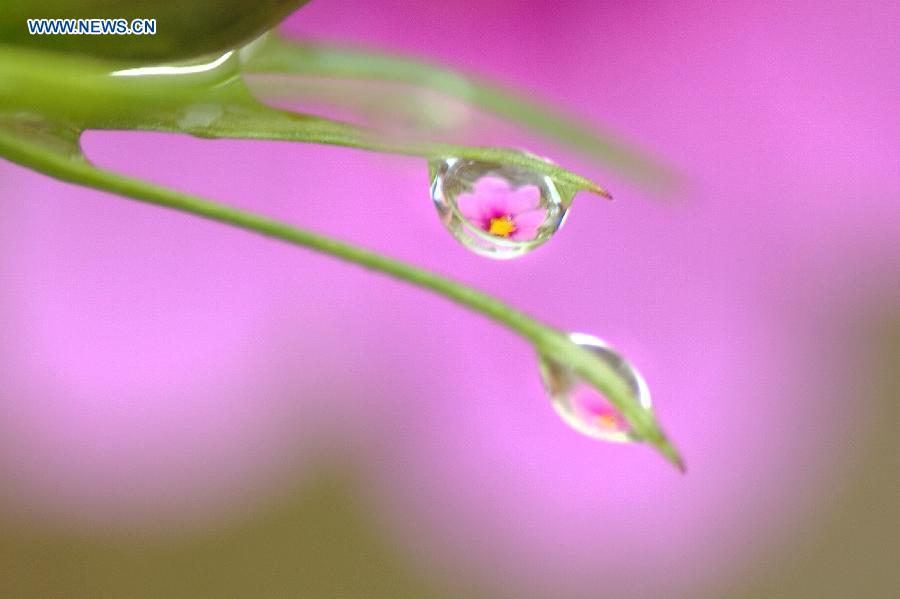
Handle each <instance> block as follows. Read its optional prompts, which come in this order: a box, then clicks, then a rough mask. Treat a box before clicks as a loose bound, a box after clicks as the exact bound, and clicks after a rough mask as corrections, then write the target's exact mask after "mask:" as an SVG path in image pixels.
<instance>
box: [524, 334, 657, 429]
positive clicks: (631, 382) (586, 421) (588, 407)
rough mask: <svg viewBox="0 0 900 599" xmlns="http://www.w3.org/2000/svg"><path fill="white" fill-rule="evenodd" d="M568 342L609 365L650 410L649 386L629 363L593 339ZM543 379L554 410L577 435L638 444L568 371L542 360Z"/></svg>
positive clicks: (614, 413)
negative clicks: (586, 350) (578, 433)
mask: <svg viewBox="0 0 900 599" xmlns="http://www.w3.org/2000/svg"><path fill="white" fill-rule="evenodd" d="M569 338H570V339H571V340H572V341H573V342H574V343H576V344H577V345H579V346H581V347H583V348H585V349H588V350H590V351H591V352H593V353H594V354H595V355H596V356H597V357H599V358H600V359H601V360H603V361H604V362H606V364H607V365H609V367H610V368H612V370H613V371H614V372H616V373H617V374H618V375H619V376H621V377H622V380H623V381H624V382H625V383H626V385H627V386H628V387H629V389H631V393H632V395H633V397H634V399H635V401H637V402H638V403H639V404H640V405H641V407H642V408H644V409H645V410H650V409H651V404H650V391H649V390H648V389H647V383H646V382H644V378H643V377H642V376H641V374H640V373H639V372H638V371H637V370H636V369H635V368H634V366H632V365H631V363H630V362H628V360H626V359H625V358H623V357H622V356H621V355H620V354H619V353H618V352H616V351H615V350H614V349H612V348H611V347H609V345H607V344H606V342H604V341H603V340H601V339H598V338H597V337H594V336H592V335H585V334H582V333H573V334H572V335H570V336H569ZM541 376H542V377H543V379H544V386H545V388H546V389H547V393H548V394H549V395H550V402H551V403H552V404H553V408H554V409H555V410H556V412H557V413H558V414H559V415H560V417H562V419H563V420H564V421H565V422H566V424H568V425H569V426H571V427H572V428H574V429H575V430H577V431H578V432H580V433H583V434H585V435H588V436H589V437H594V438H595V439H601V440H603V441H613V442H619V443H623V442H628V441H637V440H639V439H638V437H637V436H636V435H635V434H634V433H633V432H632V431H631V427H630V426H629V424H628V422H627V421H626V420H625V418H624V417H623V416H622V414H621V413H620V412H619V411H618V410H617V409H616V408H615V407H614V406H613V405H612V403H610V402H609V400H608V399H607V398H606V397H604V396H603V394H602V393H600V392H599V391H598V390H597V389H595V388H594V387H592V386H591V385H589V384H587V383H585V382H584V381H583V380H582V379H581V378H580V377H579V376H578V375H577V374H575V373H574V372H572V370H570V369H569V368H568V367H566V366H564V365H563V364H560V363H559V362H555V361H554V360H553V359H551V358H547V357H545V356H542V357H541Z"/></svg>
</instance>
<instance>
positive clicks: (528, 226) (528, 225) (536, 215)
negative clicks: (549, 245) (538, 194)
mask: <svg viewBox="0 0 900 599" xmlns="http://www.w3.org/2000/svg"><path fill="white" fill-rule="evenodd" d="M546 218H547V211H546V210H544V209H543V208H541V209H539V210H529V211H528V212H523V213H521V214H517V215H516V216H515V217H514V218H513V220H515V223H516V230H515V232H514V233H513V234H512V235H510V239H513V240H515V241H530V240H532V239H534V238H535V237H536V236H537V230H538V227H540V226H541V225H542V224H544V220H546Z"/></svg>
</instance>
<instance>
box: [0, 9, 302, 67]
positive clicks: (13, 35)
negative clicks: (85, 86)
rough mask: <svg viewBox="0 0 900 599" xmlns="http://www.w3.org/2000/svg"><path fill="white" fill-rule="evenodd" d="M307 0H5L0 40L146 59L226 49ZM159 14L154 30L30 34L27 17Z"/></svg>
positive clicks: (268, 26)
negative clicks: (132, 33) (86, 33)
mask: <svg viewBox="0 0 900 599" xmlns="http://www.w3.org/2000/svg"><path fill="white" fill-rule="evenodd" d="M307 2H309V0H128V1H127V2H110V0H2V2H0V43H7V44H13V45H17V46H25V47H29V48H32V49H38V50H53V51H59V52H67V53H71V52H77V53H80V54H89V55H94V56H101V57H105V58H115V59H127V60H136V61H142V62H149V61H169V60H182V59H187V58H193V57H196V56H203V55H207V54H211V53H215V52H223V51H225V50H229V49H231V48H236V47H238V46H240V45H243V44H244V43H246V42H248V41H250V40H252V39H253V38H255V37H257V36H258V35H260V34H261V33H262V32H264V31H266V30H268V29H271V28H272V27H274V26H275V25H276V24H278V22H280V21H281V20H282V19H284V18H285V17H286V16H288V15H289V14H290V13H291V12H293V11H294V10H296V9H297V8H299V7H300V6H303V5H304V4H306V3H307ZM34 18H75V19H88V18H103V19H117V18H124V19H128V20H131V19H134V18H144V19H156V35H30V34H29V32H28V28H27V19H34Z"/></svg>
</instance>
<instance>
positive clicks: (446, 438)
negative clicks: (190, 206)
mask: <svg viewBox="0 0 900 599" xmlns="http://www.w3.org/2000/svg"><path fill="white" fill-rule="evenodd" d="M898 22H900V5H897V4H896V3H893V2H882V3H878V2H874V3H869V4H867V5H866V6H865V7H864V8H861V7H859V6H858V5H857V4H856V3H849V2H847V3H841V2H836V3H829V4H827V5H822V4H821V3H813V2H794V3H789V4H788V3H716V2H689V3H670V2H664V3H660V2H638V3H627V4H623V5H618V4H612V3H605V2H598V3H594V2H591V3H578V2H563V3H546V2H539V1H537V0H522V1H519V2H512V1H507V2H500V1H497V2H476V1H475V0H461V1H458V2H454V3H452V4H438V3H418V4H411V3H408V2H401V1H399V0H393V1H389V0H379V1H375V2H357V3H348V2H328V1H326V0H319V1H317V2H314V3H312V4H311V5H310V6H309V7H307V8H306V9H304V10H302V11H301V12H299V13H298V14H296V15H294V16H293V17H291V18H290V19H289V20H288V21H287V23H286V26H285V30H286V32H288V33H290V34H291V35H295V36H300V37H307V38H314V39H322V40H331V41H340V40H343V41H351V42H353V43H354V44H366V45H371V46H375V47H378V48H383V49H392V50H401V51H406V52H409V53H414V54H417V55H422V56H427V57H431V58H433V59H436V60H438V61H441V62H444V63H446V64H449V65H452V66H456V67H460V68H463V69H466V70H469V71H472V72H476V73H479V74H482V75H487V76H490V77H493V78H496V79H498V80H501V81H503V82H507V83H510V84H514V85H516V86H518V87H520V88H522V89H525V90H528V91H529V92H530V93H532V94H533V95H535V96H537V97H540V98H544V99H546V100H549V101H552V102H554V103H556V104H558V105H560V106H562V107H565V108H567V109H569V110H570V111H572V112H574V113H576V114H579V115H581V116H583V117H585V118H586V119H588V120H592V121H595V122H596V123H598V124H601V123H602V124H604V125H607V126H610V127H611V128H613V129H614V130H615V131H617V132H619V133H620V134H622V135H623V136H625V137H628V138H629V139H633V140H635V141H637V142H640V143H641V144H642V145H644V146H646V147H650V148H653V149H654V150H655V151H656V153H658V154H659V155H660V156H662V157H664V158H665V159H667V160H668V161H670V162H671V163H672V164H673V165H675V166H676V167H677V168H678V169H679V170H680V171H681V172H682V173H684V175H685V179H686V181H687V185H686V186H685V187H684V188H683V190H682V191H681V192H679V195H678V197H677V198H671V199H669V200H668V201H661V200H660V199H659V198H656V197H655V196H653V195H652V194H650V193H648V192H646V191H644V190H642V189H641V188H640V187H635V186H632V185H630V184H629V182H628V181H626V180H624V179H621V178H617V177H616V176H615V174H614V173H610V172H608V171H605V170H604V169H603V168H602V166H598V165H595V164H592V163H590V162H587V161H585V160H584V159H579V158H578V157H577V156H572V155H571V154H568V153H566V152H563V151H560V149H559V148H557V147H555V146H553V145H552V144H548V143H546V142H542V141H540V140H537V139H530V140H528V142H527V143H528V147H529V148H530V149H533V150H535V151H536V152H538V153H541V154H544V155H548V156H552V157H553V158H554V159H556V160H557V161H558V162H560V163H562V164H573V165H576V166H580V167H581V170H583V171H585V172H586V173H587V174H589V175H591V176H593V177H594V178H596V179H598V180H600V181H601V182H602V183H605V184H606V185H607V186H608V187H609V188H610V189H611V190H612V191H613V193H614V195H615V196H616V198H617V201H616V202H614V203H611V204H610V203H607V202H604V201H601V200H599V199H596V198H593V197H587V196H580V197H579V198H578V199H577V200H576V202H575V205H574V208H573V211H572V214H571V215H570V218H569V220H568V222H567V224H566V227H565V228H564V229H563V230H562V231H561V232H560V233H559V235H558V236H557V237H556V238H555V239H553V240H551V241H550V242H549V243H548V244H547V245H545V246H544V247H542V248H540V249H539V250H537V251H536V252H535V253H533V254H531V255H529V256H527V257H525V258H523V259H521V260H518V261H513V262H506V263H497V262H492V261H489V260H485V259H483V258H480V257H477V256H474V255H471V254H469V253H467V252H466V251H465V250H464V249H463V248H461V247H460V246H458V245H457V244H456V242H454V241H453V240H452V238H451V237H450V236H449V235H448V234H447V233H446V231H445V230H444V229H443V227H442V225H441V224H440V222H439V221H438V219H437V217H436V215H435V214H434V208H433V206H432V204H431V201H430V199H429V197H428V181H427V171H426V168H425V165H424V164H423V163H421V161H418V160H415V159H408V158H399V157H388V156H380V155H372V154H365V153H359V152H355V151H351V150H344V149H339V148H323V147H313V146H303V145H299V144H284V143H262V142H228V141H201V140H195V139H190V138H185V137H178V136H171V135H158V134H152V135H151V134H129V133H103V134H100V133H91V134H88V135H87V136H86V138H85V149H86V151H87V152H88V154H89V155H90V156H91V157H92V158H93V159H94V160H95V161H96V162H98V163H99V164H101V165H103V166H106V167H110V168H114V169H117V170H120V171H122V172H126V173H129V174H133V175H139V176H142V177H145V178H148V179H151V180H154V181H158V182H162V183H165V184H169V185H171V186H174V187H178V188H180V189H184V190H188V191H191V192H196V193H199V194H202V195H205V196H208V197H213V198H217V199H220V200H222V201H225V202H229V203H232V204H235V205H240V206H244V207H248V208H252V209H254V210H258V211H261V212H265V213H267V214H269V215H273V216H276V217H279V218H283V219H286V220H289V221H291V222H293V223H296V224H297V225H299V226H302V227H306V228H310V229H314V230H317V231H320V232H324V233H328V234H332V235H335V236H337V237H340V238H343V239H347V240H350V241H352V242H354V243H359V244H361V245H364V246H367V247H371V248H374V249H376V250H379V251H382V252H384V253H387V254H390V255H392V256H396V257H399V258H401V259H404V260H407V261H410V262H413V263H415V264H417V265H421V266H424V267H427V268H430V269H433V270H436V271H439V272H442V273H446V274H448V275H450V276H453V277H454V278H457V279H459V280H462V281H465V282H467V283H470V284H473V285H475V286H477V287H479V288H481V289H484V290H486V291H488V292H490V293H492V294H495V295H497V296H499V297H501V298H503V299H505V300H508V301H509V302H510V303H512V304H514V305H515V306H517V307H519V308H521V309H523V310H525V311H527V312H529V313H531V314H533V315H535V316H538V317H539V318H541V319H543V320H546V321H548V322H551V323H552V324H554V325H557V326H559V327H562V328H565V329H570V330H578V331H584V332H589V333H592V334H596V335H598V336H600V337H603V338H604V339H606V340H608V341H610V342H611V343H612V344H613V345H615V346H616V347H617V348H619V349H621V350H623V351H624V352H625V353H626V354H627V355H629V356H630V357H631V358H632V359H633V360H634V362H635V363H636V364H637V365H638V367H639V368H640V370H641V371H642V372H643V374H644V375H645V377H646V379H647V381H648V384H649V385H650V388H651V389H652V392H653V396H654V401H655V405H656V409H657V413H658V414H659V416H660V418H661V420H662V421H663V422H664V424H665V425H666V428H667V430H668V431H669V433H670V434H671V436H672V437H673V438H674V439H675V440H676V441H677V443H678V444H679V446H680V447H681V449H682V450H683V452H684V454H685V456H686V459H687V463H688V475H687V476H681V475H679V474H678V473H677V472H675V471H674V470H672V469H671V468H670V467H669V466H667V465H666V464H665V463H664V462H663V461H662V460H661V459H659V458H658V457H656V456H654V455H653V454H652V453H651V452H650V451H649V450H648V449H646V448H643V447H634V446H610V445H604V444H598V443H597V442H595V441H592V440H590V439H587V438H584V437H581V436H579V435H577V434H575V433H573V432H572V431H570V430H569V429H567V428H566V427H565V426H564V425H563V424H562V423H561V422H560V421H559V420H558V418H557V417H556V415H555V414H554V412H553V410H552V409H551V407H550V406H549V404H548V402H547V399H546V397H545V396H544V394H543V391H542V389H541V384H540V380H539V378H538V372H537V368H536V362H535V356H534V355H532V351H531V350H530V348H529V347H528V346H527V345H526V344H525V343H523V342H522V341H521V340H520V339H519V338H517V337H515V336H513V335H511V334H509V333H508V332H506V331H504V330H501V329H498V328H497V327H495V326H494V325H492V324H490V323H487V322H485V321H482V320H481V319H480V318H478V317H476V316H474V315H472V314H470V313H467V312H465V311H463V310H461V309H459V308H457V307H455V306H452V305H450V304H448V303H447V302H445V301H444V300H442V299H440V298H436V297H433V296H430V295H427V294H425V293H423V292H419V291H417V290H413V289H411V288H408V287H405V286H403V285H401V284H399V283H396V282H394V281H392V280H389V279H386V278H382V277H379V276H376V275H373V274H370V273H366V272H364V271H361V270H358V269H356V268H354V267H351V266H348V265H345V264H341V263H338V262H335V261H333V260H331V259H329V258H325V257H322V256H319V255H315V254H313V253H309V252H305V251H302V250H296V249H292V248H289V247H287V246H283V245H279V244H277V243H274V242H271V241H268V240H263V239H257V238H254V237H252V236H250V235H247V234H245V233H242V232H239V231H233V230H230V229H228V228H226V227H223V226H220V225H215V224H210V223H205V222H200V221H197V220H194V219H191V218H188V217H185V216H182V215H179V214H175V213H169V212H165V211H162V210H158V209H154V208H152V207H146V206H141V205H137V204H134V203H130V202H127V201H124V200H121V199H118V198H115V197H111V196H107V195H103V194H99V193H95V192H91V191H86V190H82V189H78V188H74V187H71V186H68V185H63V184H60V183H57V182H54V181H51V180H49V179H46V178H43V177H41V176H38V175H35V174H31V173H27V172H25V171H23V170H21V169H18V168H15V167H13V166H11V165H9V164H6V163H4V164H2V165H0V194H2V201H0V250H2V251H0V281H2V286H0V327H2V330H3V331H4V332H3V334H2V336H0V381H2V383H3V384H2V386H0V475H2V477H3V479H4V482H3V484H2V488H3V491H2V493H3V495H5V496H6V499H7V501H6V504H7V505H8V506H9V507H8V509H10V510H14V511H15V510H24V509H26V507H27V509H28V511H29V512H30V513H33V514H38V515H39V516H40V517H41V518H51V519H60V520H61V521H65V522H68V523H70V525H74V526H84V527H88V528H92V529H95V528H133V527H144V526H147V525H148V523H149V524H150V525H152V526H153V527H157V528H158V527H163V528H165V527H171V526H178V527H185V526H188V527H197V526H204V525H207V524H209V523H214V522H219V521H222V520H223V519H228V518H238V517H240V515H241V514H242V513H246V512H247V511H249V510H252V509H254V508H253V505H254V504H255V502H257V501H259V500H261V499H264V498H265V497H267V496H269V495H270V494H272V493H274V492H276V491H277V489H278V488H280V487H281V486H283V485H284V484H285V481H286V480H291V481H293V480H296V479H298V478H300V479H302V477H303V473H304V471H305V470H304V468H305V466H306V465H307V464H309V463H311V462H312V461H313V460H314V459H316V458H317V457H318V456H320V455H322V454H323V453H328V452H338V453H341V454H348V455H351V456H353V457H354V458H355V459H357V460H358V461H359V463H361V464H363V465H364V472H365V475H366V477H367V481H368V482H369V485H368V488H369V489H370V491H371V493H370V499H371V501H372V502H373V504H374V505H376V506H377V512H378V513H379V514H380V518H381V522H382V525H383V526H384V527H385V530H387V531H388V534H390V535H393V536H394V537H395V538H396V539H397V542H398V543H400V544H401V545H402V546H404V547H407V548H409V550H410V554H411V555H413V554H415V555H416V557H415V559H416V560H419V561H420V562H421V563H423V564H426V565H428V566H429V567H431V568H434V569H435V570H436V571H439V572H445V573H447V574H448V575H451V576H459V577H464V578H474V579H479V580H484V581H488V583H489V584H491V585H496V586H497V587H498V588H501V589H504V590H505V591H506V592H508V593H510V594H516V595H518V596H521V595H522V594H523V593H534V594H536V595H538V596H540V595H541V594H542V593H557V594H561V593H571V594H573V595H578V594H582V593H584V594H588V595H589V594H590V593H591V590H596V589H597V588H599V587H598V585H602V588H603V589H605V590H607V591H610V592H611V593H613V594H615V593H616V592H617V591H622V592H624V591H626V590H627V591H628V592H629V593H632V594H633V595H648V596H654V595H656V596H658V593H659V592H661V591H662V589H666V592H667V596H677V595H685V596H695V593H696V592H697V589H699V588H711V587H714V586H715V585H716V584H718V583H719V582H721V581H725V580H727V579H729V578H732V577H735V576H741V575H743V574H745V573H746V572H749V571H752V569H753V568H754V567H755V566H754V564H755V563H757V561H758V558H759V557H760V556H761V555H763V554H765V553H770V552H771V551H773V548H775V547H777V546H778V544H779V543H780V542H781V541H783V540H784V539H785V538H788V537H789V536H790V535H791V534H792V532H793V531H794V530H795V529H796V528H797V527H798V526H799V524H800V523H802V522H804V521H806V520H808V519H809V518H812V517H814V514H815V513H816V512H817V511H818V510H821V509H825V508H827V499H823V498H825V497H827V496H828V493H829V489H832V488H835V487H838V486H839V485H840V480H841V477H842V473H843V472H844V471H845V470H846V469H847V468H848V467H849V465H850V464H851V463H852V455H853V445H852V444H851V442H850V441H851V440H852V439H853V437H854V435H857V434H858V433H859V432H860V431H864V429H865V426H866V418H867V413H868V407H867V403H866V398H865V397H859V396H855V395H853V394H852V393H853V388H854V384H855V383H856V380H855V378H854V377H856V376H858V375H857V374H856V373H857V372H858V371H859V369H858V366H859V364H858V362H857V360H858V358H857V357H856V356H857V355H858V353H857V351H856V350H857V348H858V346H857V345H856V344H857V343H859V341H858V340H857V339H855V338H854V336H853V328H852V327H853V325H854V323H855V322H856V321H855V318H856V317H857V315H858V314H859V312H860V311H862V310H870V309H872V306H880V307H881V308H882V309H885V310H889V309H896V307H897V306H898V305H900V242H898V239H900V160H898V157H900V118H897V113H896V111H897V106H900V36H898V35H897V23H898ZM478 134H479V132H475V136H474V137H475V139H478ZM487 135H491V133H487ZM491 141H492V142H493V141H497V140H495V139H491ZM501 141H502V140H501ZM520 141H521V140H520V139H516V140H515V142H516V144H517V145H518V144H519V142H520ZM72 523H74V524H72ZM411 559H413V558H411Z"/></svg>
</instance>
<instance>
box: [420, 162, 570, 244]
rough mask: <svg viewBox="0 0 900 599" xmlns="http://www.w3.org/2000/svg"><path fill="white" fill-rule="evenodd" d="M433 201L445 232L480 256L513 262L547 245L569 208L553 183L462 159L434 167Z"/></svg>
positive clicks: (506, 167) (524, 172)
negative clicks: (518, 257) (511, 260)
mask: <svg viewBox="0 0 900 599" xmlns="http://www.w3.org/2000/svg"><path fill="white" fill-rule="evenodd" d="M430 168H431V174H432V182H431V198H432V199H433V200H434V204H435V206H436V207H437V210H438V214H439V215H440V217H441V221H442V222H443V223H444V226H446V227H447V230H449V231H450V233H452V234H453V236H454V237H455V238H456V239H457V240H458V241H459V242H460V243H462V244H463V245H464V246H465V247H467V248H469V249H470V250H472V251H473V252H475V253H477V254H481V255H484V256H489V257H491V258H501V259H503V258H515V257H517V256H521V255H522V254H524V253H526V252H529V251H531V250H533V249H534V248H536V247H538V246H539V245H542V244H543V243H545V242H546V241H547V240H548V239H550V237H552V236H553V234H554V233H556V231H557V230H559V228H560V227H561V226H562V224H563V222H564V221H565V218H566V214H567V208H566V206H565V205H564V202H563V198H562V196H561V194H560V191H559V190H558V189H557V187H556V184H555V183H554V182H553V180H552V179H551V178H550V177H548V176H546V175H543V174H541V173H536V172H533V171H530V170H527V169H523V168H521V167H518V166H513V165H508V164H492V163H485V162H480V161H477V160H469V159H463V158H445V159H443V160H440V161H435V162H433V163H432V164H431V165H430Z"/></svg>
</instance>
